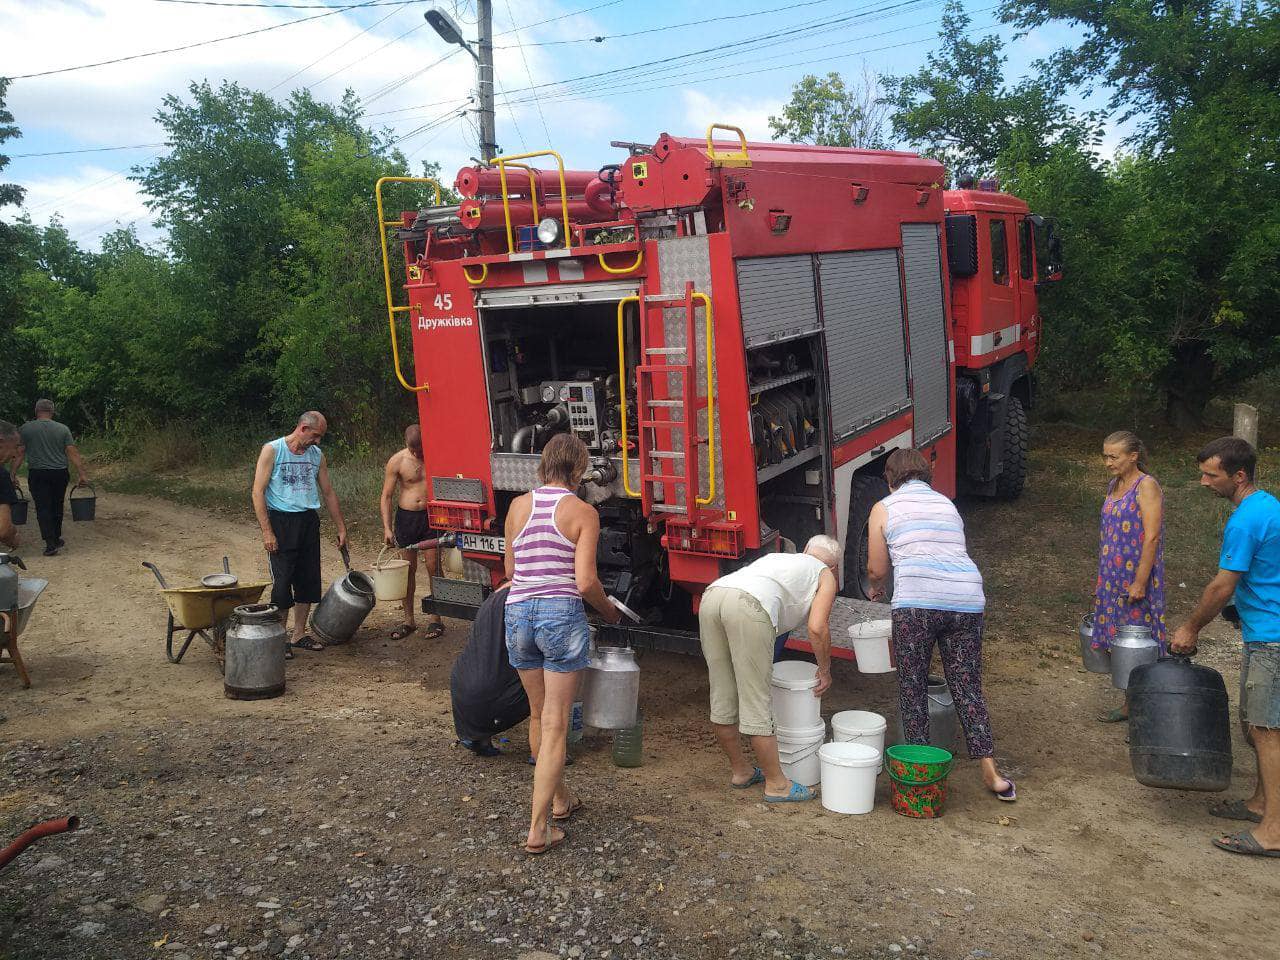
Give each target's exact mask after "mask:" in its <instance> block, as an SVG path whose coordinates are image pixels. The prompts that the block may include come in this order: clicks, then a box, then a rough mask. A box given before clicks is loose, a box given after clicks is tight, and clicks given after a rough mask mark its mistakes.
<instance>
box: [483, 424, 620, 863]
mask: <svg viewBox="0 0 1280 960" xmlns="http://www.w3.org/2000/svg"><path fill="white" fill-rule="evenodd" d="M588 463H589V459H588V454H587V448H586V445H585V444H584V443H583V442H582V441H581V440H579V439H578V438H577V437H575V436H572V435H571V434H567V433H562V434H558V435H557V436H554V437H552V438H551V440H550V442H549V443H548V444H547V446H546V448H545V449H544V450H543V451H542V462H541V463H540V464H539V465H538V480H539V482H540V483H541V484H542V486H540V487H538V489H536V490H534V491H532V492H530V493H526V494H525V495H524V496H522V497H518V498H516V500H514V501H513V502H512V504H511V509H510V510H508V511H507V522H506V530H505V532H506V538H507V553H506V569H507V576H508V577H509V578H510V579H511V591H510V593H508V594H507V609H506V621H507V626H506V630H507V653H508V655H509V656H510V658H511V665H512V666H513V667H515V668H516V670H517V671H518V672H519V674H520V682H521V683H522V684H523V685H524V689H525V692H526V693H527V694H528V695H529V712H530V716H529V745H530V746H531V747H532V748H533V753H534V755H535V756H536V757H537V758H538V760H537V765H536V767H535V768H534V774H533V812H532V816H531V817H530V820H529V836H528V839H527V840H526V842H525V850H526V851H527V852H529V853H535V854H537V853H546V852H547V851H548V850H550V849H551V848H552V847H554V846H556V845H558V844H560V843H562V842H564V839H565V833H564V831H563V830H561V829H560V828H559V827H558V826H556V825H555V823H556V822H560V823H563V822H565V821H567V820H568V819H569V818H570V817H572V816H573V814H574V812H575V811H576V810H578V809H579V808H580V807H581V806H582V801H581V800H580V799H578V798H577V797H576V796H574V795H573V793H571V792H570V790H569V788H568V787H567V786H565V783H564V758H565V748H566V744H567V742H568V733H569V711H570V710H572V709H573V699H574V697H575V696H576V695H577V692H578V681H579V679H580V677H581V672H582V671H583V670H585V669H586V667H587V663H588V660H587V648H588V646H589V644H590V631H589V630H588V628H587V612H586V608H585V607H584V606H583V601H584V600H585V601H586V602H587V603H589V604H591V606H592V607H594V608H595V609H596V611H597V612H598V613H599V614H600V616H601V617H603V618H604V619H605V620H606V621H608V622H609V623H617V622H618V620H619V619H621V614H620V613H619V612H618V608H617V607H615V606H614V605H613V604H612V603H610V602H609V598H608V597H607V596H605V592H604V587H602V586H601V585H600V576H599V574H598V573H597V572H596V543H597V542H598V541H599V539H600V515H599V514H598V513H596V509H595V507H593V506H591V505H590V504H588V503H586V502H584V501H582V500H580V499H578V497H576V496H575V495H574V493H573V491H574V490H576V489H577V488H578V486H579V484H581V482H582V476H583V474H585V473H586V472H587V466H588Z"/></svg>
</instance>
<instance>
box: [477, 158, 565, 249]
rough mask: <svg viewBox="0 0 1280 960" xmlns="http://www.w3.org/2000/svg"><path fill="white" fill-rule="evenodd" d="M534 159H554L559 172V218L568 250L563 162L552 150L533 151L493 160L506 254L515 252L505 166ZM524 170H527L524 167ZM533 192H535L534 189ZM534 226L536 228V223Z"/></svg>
mask: <svg viewBox="0 0 1280 960" xmlns="http://www.w3.org/2000/svg"><path fill="white" fill-rule="evenodd" d="M534 157H554V158H555V161H556V166H557V167H558V168H559V170H560V217H561V219H562V220H563V222H564V248H565V249H566V250H568V249H569V190H568V188H567V187H566V186H565V183H564V160H563V158H561V156H560V154H558V153H556V152H555V151H554V150H535V151H534V152H532V153H517V154H514V155H512V156H510V157H494V158H493V162H494V163H495V164H497V167H498V179H499V180H500V181H501V183H502V215H503V217H504V218H505V219H506V222H507V253H515V252H516V244H515V239H514V238H513V237H512V234H511V197H510V196H508V195H507V164H509V163H512V162H513V161H515V160H530V159H532V158H534ZM520 166H523V164H521V165H520ZM525 169H529V168H528V167H525ZM531 177H532V174H531ZM534 192H535V193H536V192H537V191H536V189H535V191H534ZM534 225H535V226H537V224H536V223H535V224H534Z"/></svg>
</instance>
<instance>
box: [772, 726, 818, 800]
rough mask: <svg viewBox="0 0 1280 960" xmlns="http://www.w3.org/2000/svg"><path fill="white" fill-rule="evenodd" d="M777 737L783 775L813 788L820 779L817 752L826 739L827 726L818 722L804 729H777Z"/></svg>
mask: <svg viewBox="0 0 1280 960" xmlns="http://www.w3.org/2000/svg"><path fill="white" fill-rule="evenodd" d="M777 735H778V759H779V760H780V761H781V762H782V772H783V774H784V775H786V776H787V777H788V778H789V779H791V780H794V781H795V782H796V783H802V784H804V785H805V786H806V787H812V786H814V785H815V784H816V783H817V782H818V781H819V780H821V779H822V765H821V764H820V763H819V761H818V750H819V749H820V748H821V747H822V741H823V740H825V739H826V737H827V725H826V724H825V723H823V722H822V721H821V720H819V721H818V722H817V723H816V724H811V725H808V726H804V727H778V728H777Z"/></svg>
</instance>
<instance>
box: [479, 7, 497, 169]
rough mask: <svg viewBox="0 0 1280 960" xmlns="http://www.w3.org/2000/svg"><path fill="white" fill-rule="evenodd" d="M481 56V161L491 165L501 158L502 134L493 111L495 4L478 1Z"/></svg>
mask: <svg viewBox="0 0 1280 960" xmlns="http://www.w3.org/2000/svg"><path fill="white" fill-rule="evenodd" d="M476 20H477V29H478V30H479V42H478V43H477V46H478V47H479V55H478V56H477V57H476V86H477V87H478V88H479V93H480V159H482V160H483V161H484V162H485V163H489V162H490V161H492V160H493V158H494V157H496V156H497V155H498V143H497V139H498V133H497V130H496V123H495V118H494V110H493V3H492V0H476Z"/></svg>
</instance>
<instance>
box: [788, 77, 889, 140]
mask: <svg viewBox="0 0 1280 960" xmlns="http://www.w3.org/2000/svg"><path fill="white" fill-rule="evenodd" d="M885 116H886V108H885V106H884V104H883V102H882V101H881V99H880V88H879V85H878V83H877V82H876V77H875V74H873V73H871V72H870V71H869V70H866V69H864V70H863V74H862V77H861V78H860V79H859V80H858V81H857V82H856V83H855V84H854V85H853V86H852V87H850V86H848V85H846V83H845V81H844V78H842V77H841V76H840V74H838V73H828V74H827V75H826V76H825V77H823V78H821V79H820V78H818V77H815V76H813V75H812V74H806V75H805V76H804V77H803V78H801V80H800V82H799V83H797V84H796V85H795V86H794V87H792V88H791V99H790V100H789V101H788V102H787V104H786V106H784V107H783V108H782V115H781V116H778V117H773V116H771V117H769V129H770V130H771V131H772V133H773V139H775V140H789V141H791V142H793V143H812V144H820V145H822V146H828V147H862V148H865V149H868V150H883V149H884V148H885V147H887V146H888V144H887V143H886V141H885V137H884V124H885Z"/></svg>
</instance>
